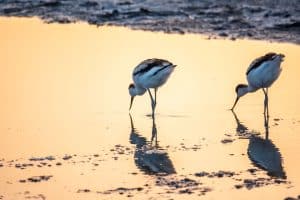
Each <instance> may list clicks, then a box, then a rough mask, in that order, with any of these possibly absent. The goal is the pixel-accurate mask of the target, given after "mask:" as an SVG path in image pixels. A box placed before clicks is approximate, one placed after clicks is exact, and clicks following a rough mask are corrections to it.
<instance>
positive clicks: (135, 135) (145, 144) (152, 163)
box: [129, 114, 176, 175]
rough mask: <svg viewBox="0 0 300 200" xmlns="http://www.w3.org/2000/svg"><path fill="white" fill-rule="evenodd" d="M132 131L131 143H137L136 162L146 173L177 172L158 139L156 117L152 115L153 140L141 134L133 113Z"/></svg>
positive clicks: (163, 173)
mask: <svg viewBox="0 0 300 200" xmlns="http://www.w3.org/2000/svg"><path fill="white" fill-rule="evenodd" d="M129 116H130V122H131V133H130V138H129V140H130V143H131V144H135V145H136V147H135V152H134V162H135V164H136V166H137V167H138V168H139V169H140V170H141V171H143V172H145V173H146V174H159V175H167V174H174V173H176V171H175V168H174V166H173V163H172V161H171V160H170V158H169V156H168V154H167V152H166V151H164V150H163V149H161V148H160V147H159V145H158V141H157V129H156V124H155V117H154V116H152V136H151V141H147V139H146V138H145V137H143V136H141V135H140V134H139V132H138V130H137V129H135V127H134V123H133V120H132V117H131V115H130V114H129Z"/></svg>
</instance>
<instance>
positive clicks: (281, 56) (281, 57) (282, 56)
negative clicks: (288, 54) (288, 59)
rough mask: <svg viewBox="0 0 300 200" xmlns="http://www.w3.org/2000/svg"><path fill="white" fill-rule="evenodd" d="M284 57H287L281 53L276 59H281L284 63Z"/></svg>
mask: <svg viewBox="0 0 300 200" xmlns="http://www.w3.org/2000/svg"><path fill="white" fill-rule="evenodd" d="M284 57H285V55H284V54H281V53H279V54H277V55H276V58H275V59H279V61H280V62H283V61H284Z"/></svg>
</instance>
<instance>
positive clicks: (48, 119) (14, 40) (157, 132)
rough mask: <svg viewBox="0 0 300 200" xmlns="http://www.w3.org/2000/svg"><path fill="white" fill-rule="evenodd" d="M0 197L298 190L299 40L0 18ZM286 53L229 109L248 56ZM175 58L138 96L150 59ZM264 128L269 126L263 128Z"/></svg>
mask: <svg viewBox="0 0 300 200" xmlns="http://www.w3.org/2000/svg"><path fill="white" fill-rule="evenodd" d="M0 31H1V37H0V43H1V47H0V55H1V59H0V88H1V93H0V99H1V100H0V102H1V104H0V108H1V113H0V120H1V123H0V134H1V140H0V146H1V151H0V166H1V167H0V173H1V174H2V175H1V178H0V188H1V189H0V199H1V198H2V199H24V198H40V199H43V198H47V199H62V198H64V199H96V198H97V199H99V198H100V199H126V198H135V199H158V198H159V199H160V198H162V199H172V198H173V199H196V198H199V196H201V197H202V198H204V199H220V198H222V199H253V198H258V199H260V198H262V196H263V197H264V198H266V199H284V198H285V197H287V196H292V197H297V196H298V195H300V192H299V191H300V173H299V168H300V162H299V153H300V148H299V144H300V135H299V132H300V107H299V100H300V84H299V74H300V70H299V69H300V68H299V57H300V48H299V46H297V45H293V44H286V43H282V44H278V43H270V42H264V41H249V40H237V41H230V40H221V39H216V40H208V39H206V37H205V36H199V35H193V34H187V35H176V34H172V35H167V34H163V33H152V32H143V31H133V30H130V29H127V28H120V27H99V28H96V27H94V26H89V25H87V24H82V23H78V24H70V25H60V24H44V23H42V22H41V21H40V20H38V19H34V18H33V19H24V18H0ZM270 51H273V52H280V53H283V54H285V55H286V58H285V61H284V63H283V72H282V74H281V76H280V78H279V79H278V80H277V82H276V83H275V84H274V85H273V86H272V88H271V89H270V90H269V98H270V102H269V103H270V105H269V106H270V119H269V128H268V129H266V128H265V126H264V123H265V119H264V116H263V114H262V113H263V93H262V91H258V92H256V93H252V94H249V95H247V96H245V97H243V98H242V99H241V100H240V102H239V104H238V105H237V108H236V111H235V112H236V113H232V112H231V111H229V108H230V107H231V106H232V104H233V102H234V100H235V91H234V88H235V86H236V85H237V84H238V83H245V81H246V77H245V71H246V69H247V67H248V65H249V64H250V62H251V61H252V60H253V59H254V58H256V57H258V56H261V55H263V54H265V53H266V52H270ZM154 57H156V58H164V59H167V60H170V61H171V62H173V63H174V64H176V65H177V66H178V67H176V70H175V72H174V73H173V74H172V76H171V78H170V79H169V80H168V82H167V83H166V85H164V86H163V87H162V88H160V89H159V90H158V105H157V110H156V111H157V115H156V117H155V119H152V118H151V117H149V114H150V112H151V105H150V99H149V97H148V95H147V94H145V95H144V96H142V97H137V98H136V99H135V102H134V105H133V109H132V110H131V115H129V112H128V108H129V102H130V97H129V94H128V85H129V83H131V82H132V80H131V73H132V70H133V68H134V67H135V66H136V65H137V64H138V63H139V62H141V61H142V60H144V59H147V58H154ZM266 134H267V135H266Z"/></svg>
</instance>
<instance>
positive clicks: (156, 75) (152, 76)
mask: <svg viewBox="0 0 300 200" xmlns="http://www.w3.org/2000/svg"><path fill="white" fill-rule="evenodd" d="M175 67H176V65H173V64H172V63H171V62H169V61H167V60H163V59H157V58H153V59H147V60H144V61H143V62H141V63H140V64H139V65H138V66H136V67H135V68H134V70H133V73H132V79H133V82H134V83H131V84H130V85H129V88H128V90H129V94H130V96H131V101H130V107H129V110H130V109H131V107H132V103H133V99H134V97H135V96H137V95H139V96H141V95H143V94H144V93H145V92H146V91H148V93H149V95H150V99H151V107H152V115H154V111H155V107H156V104H157V101H156V93H157V89H158V87H160V86H162V85H163V84H164V83H165V82H166V81H167V80H168V78H169V77H170V75H171V73H172V72H173V70H174V68H175ZM150 88H153V89H154V98H153V95H152V93H151V91H150Z"/></svg>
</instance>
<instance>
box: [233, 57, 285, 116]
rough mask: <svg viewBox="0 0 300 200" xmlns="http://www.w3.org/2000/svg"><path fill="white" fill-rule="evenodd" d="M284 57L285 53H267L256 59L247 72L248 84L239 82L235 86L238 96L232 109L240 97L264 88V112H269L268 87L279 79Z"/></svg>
mask: <svg viewBox="0 0 300 200" xmlns="http://www.w3.org/2000/svg"><path fill="white" fill-rule="evenodd" d="M283 58H284V55H283V54H276V53H267V54H266V55H264V56H261V57H259V58H257V59H255V60H254V61H253V62H252V63H251V64H250V66H249V67H248V69H247V72H246V75H247V81H248V85H245V84H239V85H237V86H236V88H235V91H236V94H237V98H236V100H235V102H234V104H233V106H232V108H231V109H232V110H233V109H234V107H235V106H236V104H237V102H238V100H239V98H240V97H242V96H244V95H245V94H247V93H249V92H255V91H257V90H258V89H262V90H263V92H264V94H265V103H264V104H265V111H264V112H267V113H268V88H269V87H271V85H272V84H273V83H274V82H275V81H276V80H277V79H278V77H279V75H280V73H281V67H280V64H281V63H282V61H283Z"/></svg>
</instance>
